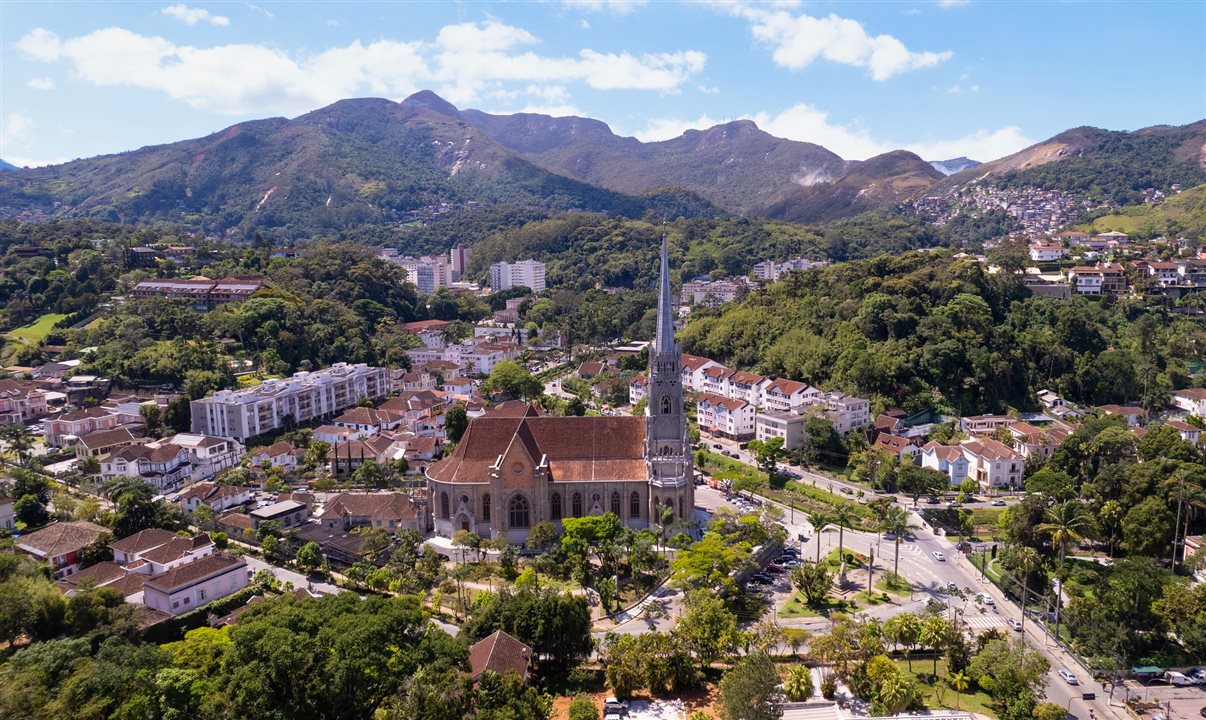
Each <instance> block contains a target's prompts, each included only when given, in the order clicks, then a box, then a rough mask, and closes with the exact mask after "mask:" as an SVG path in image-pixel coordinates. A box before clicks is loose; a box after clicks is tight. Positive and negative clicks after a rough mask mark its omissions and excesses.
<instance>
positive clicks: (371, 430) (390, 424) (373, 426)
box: [334, 407, 406, 437]
mask: <svg viewBox="0 0 1206 720" xmlns="http://www.w3.org/2000/svg"><path fill="white" fill-rule="evenodd" d="M405 419H406V416H405V414H404V413H401V412H397V411H390V410H385V409H376V408H369V407H357V408H352V409H351V410H348V411H347V412H345V413H344V414H342V415H340V416H339V417H337V418H335V420H334V424H335V425H336V426H338V427H346V428H352V429H353V430H356V431H358V432H359V433H360V437H366V436H370V435H380V434H381V433H383V432H386V431H391V430H397V429H398V428H399V427H401V425H402V421H403V420H405Z"/></svg>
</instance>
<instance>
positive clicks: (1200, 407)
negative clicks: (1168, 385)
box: [1172, 388, 1206, 417]
mask: <svg viewBox="0 0 1206 720" xmlns="http://www.w3.org/2000/svg"><path fill="white" fill-rule="evenodd" d="M1172 401H1173V405H1176V406H1177V407H1178V408H1180V409H1182V410H1184V411H1185V412H1187V413H1189V414H1190V415H1197V416H1198V417H1206V388H1185V389H1184V390H1178V391H1176V392H1175V393H1173V396H1172Z"/></svg>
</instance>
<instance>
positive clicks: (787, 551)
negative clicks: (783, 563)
mask: <svg viewBox="0 0 1206 720" xmlns="http://www.w3.org/2000/svg"><path fill="white" fill-rule="evenodd" d="M779 552H780V553H782V554H784V555H795V556H796V557H799V556H800V550H799V548H794V547H785V548H783V549H782V550H780V551H779Z"/></svg>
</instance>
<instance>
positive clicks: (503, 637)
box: [469, 630, 532, 680]
mask: <svg viewBox="0 0 1206 720" xmlns="http://www.w3.org/2000/svg"><path fill="white" fill-rule="evenodd" d="M531 659H532V648H530V647H528V646H527V645H524V644H523V643H522V642H520V641H519V640H516V639H515V638H514V637H512V636H511V635H508V634H507V633H505V632H503V631H502V630H495V631H494V634H493V635H491V636H490V637H488V638H485V639H484V640H481V641H479V642H477V643H474V644H473V645H472V646H470V648H469V667H470V668H472V670H471V672H472V677H473V679H474V680H476V679H477V678H478V677H479V676H480V675H481V674H482V673H484V672H486V671H487V670H490V671H493V672H496V673H498V674H499V675H506V674H507V673H509V672H513V673H515V674H517V675H519V677H521V678H523V679H524V680H527V679H528V663H529V662H530V661H531Z"/></svg>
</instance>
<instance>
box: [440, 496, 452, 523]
mask: <svg viewBox="0 0 1206 720" xmlns="http://www.w3.org/2000/svg"><path fill="white" fill-rule="evenodd" d="M450 514H451V513H449V512H448V493H446V492H442V493H440V519H441V520H447V519H448V516H449V515H450Z"/></svg>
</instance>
